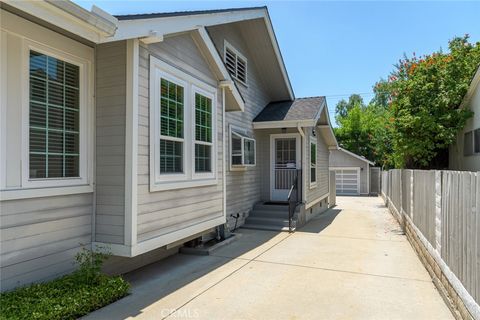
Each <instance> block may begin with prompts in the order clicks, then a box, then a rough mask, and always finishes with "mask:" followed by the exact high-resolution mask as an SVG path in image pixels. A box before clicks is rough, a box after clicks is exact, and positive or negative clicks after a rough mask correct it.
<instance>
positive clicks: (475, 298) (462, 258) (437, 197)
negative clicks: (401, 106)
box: [381, 169, 480, 319]
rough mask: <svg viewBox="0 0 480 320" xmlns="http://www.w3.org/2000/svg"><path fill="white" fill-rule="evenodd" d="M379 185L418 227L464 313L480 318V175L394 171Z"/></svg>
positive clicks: (394, 207) (391, 204) (395, 209)
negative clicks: (465, 309)
mask: <svg viewBox="0 0 480 320" xmlns="http://www.w3.org/2000/svg"><path fill="white" fill-rule="evenodd" d="M381 180H382V186H381V194H382V196H383V197H384V199H385V201H386V203H387V204H388V206H389V208H390V209H391V211H392V212H394V213H395V214H396V215H397V216H398V217H399V218H400V221H403V219H406V220H408V221H409V222H410V223H411V224H413V225H414V226H415V227H416V229H417V230H418V231H416V232H417V233H420V234H419V236H420V238H422V240H423V241H426V242H427V244H426V247H429V248H428V249H429V251H431V255H432V257H433V258H434V259H435V260H436V261H437V260H438V261H437V263H438V265H440V267H441V268H442V272H443V273H444V274H445V275H446V277H447V278H449V279H448V280H449V281H450V283H453V284H452V286H453V287H454V288H455V290H456V291H457V294H458V295H459V296H460V297H461V298H462V300H463V302H464V304H465V306H466V307H467V309H468V310H469V311H470V313H471V314H472V315H474V317H478V316H480V307H479V303H480V172H459V171H435V170H430V171H426V170H398V169H395V170H390V171H384V172H382V179H381ZM479 319H480V318H479Z"/></svg>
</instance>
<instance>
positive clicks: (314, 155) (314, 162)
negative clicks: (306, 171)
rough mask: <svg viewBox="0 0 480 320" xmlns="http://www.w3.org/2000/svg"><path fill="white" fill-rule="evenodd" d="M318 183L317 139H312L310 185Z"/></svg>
mask: <svg viewBox="0 0 480 320" xmlns="http://www.w3.org/2000/svg"><path fill="white" fill-rule="evenodd" d="M316 183H317V141H316V140H314V138H311V140H310V186H314V185H315V184H316Z"/></svg>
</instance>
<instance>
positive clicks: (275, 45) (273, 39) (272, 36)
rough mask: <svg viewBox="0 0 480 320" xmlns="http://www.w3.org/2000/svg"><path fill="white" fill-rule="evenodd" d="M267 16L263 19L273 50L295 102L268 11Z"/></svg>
mask: <svg viewBox="0 0 480 320" xmlns="http://www.w3.org/2000/svg"><path fill="white" fill-rule="evenodd" d="M263 10H264V11H265V15H264V17H263V19H264V20H265V25H266V26H267V30H268V34H269V35H270V40H271V42H272V46H273V50H274V51H275V56H276V58H277V61H278V66H279V67H280V70H281V72H282V76H283V79H284V81H285V85H286V86H287V90H288V94H289V96H290V100H295V94H294V93H293V89H292V84H291V83H290V78H289V77H288V73H287V69H286V67H285V63H284V62H283V58H282V54H281V52H280V47H279V46H278V42H277V37H276V36H275V33H274V31H273V26H272V21H271V20H270V16H269V14H268V11H267V10H266V9H263Z"/></svg>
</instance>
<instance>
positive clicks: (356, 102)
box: [335, 94, 365, 117]
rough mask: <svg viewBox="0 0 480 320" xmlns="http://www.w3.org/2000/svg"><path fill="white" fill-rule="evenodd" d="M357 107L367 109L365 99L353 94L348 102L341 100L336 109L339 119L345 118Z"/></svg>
mask: <svg viewBox="0 0 480 320" xmlns="http://www.w3.org/2000/svg"><path fill="white" fill-rule="evenodd" d="M355 106H359V107H360V108H362V109H363V108H365V104H364V103H363V98H362V97H361V96H360V95H359V94H352V95H351V96H350V97H349V98H348V102H347V101H345V99H342V100H340V101H339V102H338V103H337V106H336V107H335V114H336V116H337V117H345V116H347V114H348V112H349V111H350V110H351V109H353V107H355Z"/></svg>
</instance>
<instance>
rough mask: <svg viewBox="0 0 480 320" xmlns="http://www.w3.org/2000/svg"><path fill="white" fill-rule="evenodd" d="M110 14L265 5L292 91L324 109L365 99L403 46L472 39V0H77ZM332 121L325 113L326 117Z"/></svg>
mask: <svg viewBox="0 0 480 320" xmlns="http://www.w3.org/2000/svg"><path fill="white" fill-rule="evenodd" d="M75 2H76V3H78V4H79V5H81V6H83V7H85V8H87V9H90V7H91V5H92V4H96V5H97V6H99V7H100V8H102V9H104V10H106V11H107V12H109V13H111V14H129V13H150V12H170V11H184V10H199V9H215V8H232V7H246V6H263V5H267V6H268V9H269V12H270V16H271V19H272V22H273V25H274V29H275V33H276V36H277V39H278V42H279V44H280V48H281V51H282V55H283V58H284V60H285V64H286V66H287V70H288V74H289V76H290V81H291V82H292V85H293V89H294V91H295V95H296V97H306V96H318V95H325V96H327V99H328V100H327V101H328V106H329V109H330V113H331V115H332V116H333V110H334V109H335V105H336V103H337V101H338V100H340V99H341V98H348V96H349V95H350V94H352V93H362V94H363V97H364V100H365V101H369V100H370V99H371V98H372V94H371V92H372V86H373V85H374V83H375V82H376V81H377V80H379V79H380V78H381V77H384V78H386V77H387V76H388V74H389V72H390V71H391V70H392V69H393V64H395V63H396V62H397V61H398V59H400V58H401V57H402V56H403V53H407V54H408V55H411V54H412V52H415V53H416V54H417V56H418V55H421V54H425V53H430V52H432V51H434V50H437V49H439V48H444V49H447V46H448V40H449V39H451V38H453V37H454V36H461V35H464V34H465V33H468V34H470V36H471V38H470V39H471V41H475V42H476V41H480V18H479V13H480V2H460V1H454V2H453V1H452V2H432V1H428V2H413V1H408V2H407V1H404V2H391V1H383V2H380V1H371V2H360V1H355V2H333V1H330V2H325V1H308V2H305V1H266V2H265V1H221V2H219V1H182V0H178V1H99V0H97V1H80V0H75ZM332 120H333V117H332Z"/></svg>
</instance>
